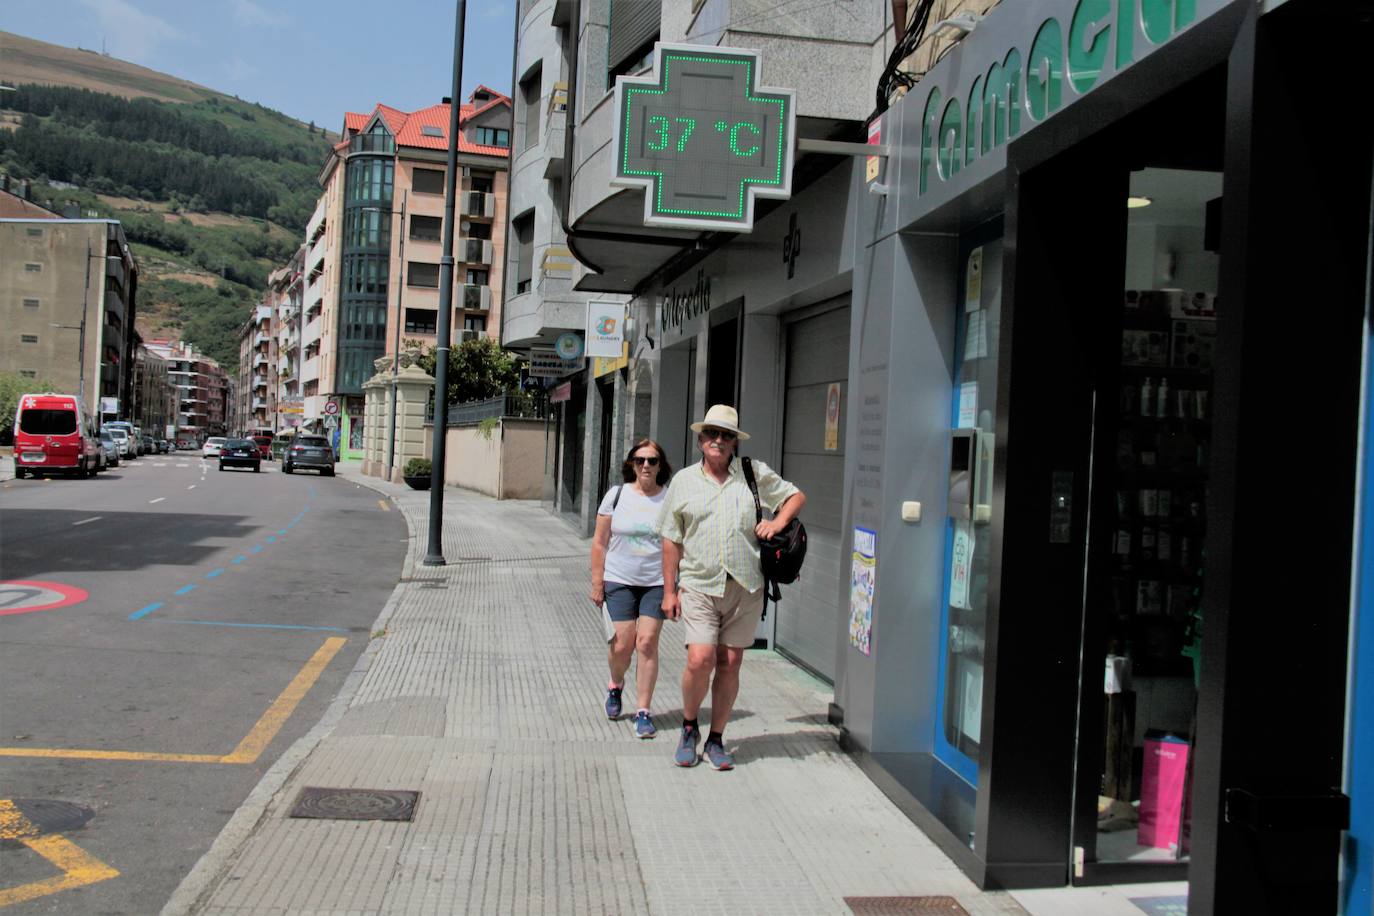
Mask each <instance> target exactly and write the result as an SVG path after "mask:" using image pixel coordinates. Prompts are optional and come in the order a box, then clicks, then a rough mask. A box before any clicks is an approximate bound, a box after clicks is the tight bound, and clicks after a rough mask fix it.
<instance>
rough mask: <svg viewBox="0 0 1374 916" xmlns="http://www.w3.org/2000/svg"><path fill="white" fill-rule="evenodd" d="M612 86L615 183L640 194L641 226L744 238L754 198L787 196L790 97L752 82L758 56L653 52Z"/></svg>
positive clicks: (666, 47) (685, 49) (722, 51)
mask: <svg viewBox="0 0 1374 916" xmlns="http://www.w3.org/2000/svg"><path fill="white" fill-rule="evenodd" d="M654 72H655V73H656V74H657V76H656V77H653V76H640V77H625V76H622V77H620V78H619V79H618V80H617V81H616V87H615V104H616V125H617V130H616V149H615V163H616V166H615V175H614V177H613V178H612V179H611V183H612V184H616V185H621V186H624V187H643V188H644V224H645V225H646V226H675V227H681V228H689V229H718V230H728V231H734V232H749V231H750V230H752V229H753V227H754V198H756V197H781V198H787V197H791V196H792V155H793V145H794V139H793V138H794V137H795V136H796V121H797V116H796V111H795V106H794V98H795V95H796V94H795V93H794V92H793V91H792V90H791V89H773V88H768V87H763V86H759V85H757V80H758V73H759V52H758V51H751V50H745V49H741V48H714V47H702V46H699V45H675V44H664V43H662V42H660V43H658V44H657V45H655V46H654Z"/></svg>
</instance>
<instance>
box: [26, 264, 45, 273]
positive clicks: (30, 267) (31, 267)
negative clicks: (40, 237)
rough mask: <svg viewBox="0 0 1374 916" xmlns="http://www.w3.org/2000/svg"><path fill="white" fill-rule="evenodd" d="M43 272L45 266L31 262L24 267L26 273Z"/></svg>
mask: <svg viewBox="0 0 1374 916" xmlns="http://www.w3.org/2000/svg"><path fill="white" fill-rule="evenodd" d="M42 272H43V265H42V264H36V263H34V262H33V261H29V262H28V263H26V264H25V265H24V273H29V274H37V273H42Z"/></svg>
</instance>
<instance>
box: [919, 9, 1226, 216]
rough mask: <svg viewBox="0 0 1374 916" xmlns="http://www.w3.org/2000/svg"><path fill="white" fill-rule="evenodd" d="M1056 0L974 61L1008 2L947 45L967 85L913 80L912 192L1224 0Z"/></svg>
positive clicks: (948, 175) (954, 171) (1047, 113)
mask: <svg viewBox="0 0 1374 916" xmlns="http://www.w3.org/2000/svg"><path fill="white" fill-rule="evenodd" d="M1058 5H1059V6H1062V7H1064V11H1063V13H1062V14H1061V15H1051V16H1049V17H1046V18H1045V19H1044V20H1043V21H1041V22H1040V23H1039V25H1038V27H1037V28H1035V30H1034V31H1033V32H1031V33H1030V34H1028V35H1027V36H1026V40H1025V41H1023V42H1022V43H1021V44H1019V45H1013V46H1012V47H1010V48H1007V47H1006V44H1005V43H1001V45H1000V46H1001V47H1002V48H1003V49H1004V50H1002V51H1001V52H1000V53H998V54H997V56H996V57H995V58H992V59H991V60H989V61H988V62H987V63H986V64H985V65H979V64H978V60H977V56H978V54H979V52H980V51H983V50H984V49H987V48H997V47H998V46H999V43H998V42H997V41H996V40H995V39H996V36H995V35H992V36H988V35H985V34H984V32H985V31H991V30H992V27H993V26H994V24H995V23H996V22H997V21H998V20H999V19H1000V17H1001V16H1003V15H1005V14H1007V13H1009V12H1010V10H1009V9H1007V8H1005V7H1004V8H1002V9H997V10H994V11H993V12H992V13H990V14H989V17H988V20H987V21H985V22H983V23H982V24H980V26H979V27H978V29H977V30H975V31H974V32H973V33H972V34H971V35H970V36H969V37H968V38H966V39H964V45H965V47H962V48H959V49H956V51H955V54H961V55H962V63H963V65H964V66H963V67H961V68H959V69H960V70H961V72H969V71H970V70H971V72H973V73H974V76H973V78H972V81H971V82H970V81H966V85H967V88H964V87H963V86H958V87H953V88H951V87H946V86H942V85H940V83H939V81H938V80H939V76H938V75H936V79H935V81H932V80H931V78H930V77H929V76H928V77H927V78H926V79H925V80H923V81H922V83H921V85H922V86H925V85H927V84H928V83H929V84H931V88H930V90H929V91H928V93H927V95H926V99H925V107H924V109H923V111H922V115H921V160H920V176H919V179H918V182H917V185H918V193H920V194H925V193H926V191H927V189H928V188H929V187H930V182H931V181H932V180H937V181H940V182H947V181H949V180H951V179H952V178H954V177H955V176H956V175H958V174H959V172H960V170H961V169H963V168H966V167H967V166H970V165H972V164H973V163H974V162H975V161H976V160H977V159H979V158H980V157H983V156H987V155H988V154H989V153H991V152H992V151H994V150H996V149H997V148H998V147H1001V146H1002V145H1003V144H1005V143H1006V142H1007V141H1008V140H1010V139H1012V138H1014V137H1016V136H1017V135H1018V134H1020V133H1021V132H1022V130H1029V129H1030V128H1031V127H1033V126H1034V125H1035V124H1037V123H1039V122H1041V121H1044V120H1046V119H1047V118H1049V117H1051V116H1052V115H1054V113H1055V112H1057V111H1059V110H1060V109H1061V108H1062V107H1064V106H1065V105H1067V104H1069V103H1070V102H1072V101H1073V100H1074V99H1075V98H1077V97H1081V96H1083V95H1086V94H1087V93H1088V92H1089V91H1091V90H1092V89H1093V87H1094V86H1096V85H1098V84H1099V83H1100V82H1102V81H1105V80H1106V79H1109V78H1110V77H1111V76H1113V75H1115V74H1116V73H1119V72H1120V71H1122V70H1124V69H1125V68H1126V67H1128V66H1130V65H1131V64H1132V63H1133V62H1135V61H1136V60H1138V59H1140V58H1141V57H1144V56H1145V55H1147V54H1148V53H1150V52H1151V51H1153V50H1154V49H1155V48H1157V47H1159V46H1160V45H1163V44H1165V43H1166V42H1168V41H1169V40H1170V39H1172V38H1173V37H1174V36H1175V35H1177V34H1178V33H1179V32H1181V31H1182V30H1183V29H1185V28H1187V27H1188V26H1189V25H1190V24H1192V23H1193V22H1195V21H1197V20H1198V19H1199V18H1204V17H1205V16H1208V15H1211V13H1213V12H1215V11H1216V10H1217V9H1218V8H1220V7H1221V6H1224V5H1225V0H1077V2H1073V3H1061V4H1058ZM1046 6H1050V4H1036V7H1037V8H1038V9H1041V10H1043V9H1045V7H1046ZM1199 7H1205V9H1202V10H1200V9H1199ZM1031 21H1032V22H1034V20H1033V19H1032V20H1031ZM989 38H991V39H992V40H988V39H989ZM1023 47H1024V50H1023ZM951 56H953V55H951ZM947 69H949V70H952V69H954V67H953V66H951V67H949V68H947ZM947 93H949V94H947Z"/></svg>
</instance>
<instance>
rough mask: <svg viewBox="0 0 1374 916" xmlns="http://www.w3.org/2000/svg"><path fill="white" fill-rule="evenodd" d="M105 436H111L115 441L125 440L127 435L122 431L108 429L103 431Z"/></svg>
mask: <svg viewBox="0 0 1374 916" xmlns="http://www.w3.org/2000/svg"><path fill="white" fill-rule="evenodd" d="M105 435H107V436H113V437H114V438H115V439H127V438H129V434H128V433H126V432H125V431H124V430H122V429H110V430H106V431H105Z"/></svg>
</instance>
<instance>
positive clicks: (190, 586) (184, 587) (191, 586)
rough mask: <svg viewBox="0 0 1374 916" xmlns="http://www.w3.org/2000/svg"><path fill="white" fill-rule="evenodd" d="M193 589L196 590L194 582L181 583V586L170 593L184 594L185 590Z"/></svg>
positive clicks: (191, 590) (190, 590)
mask: <svg viewBox="0 0 1374 916" xmlns="http://www.w3.org/2000/svg"><path fill="white" fill-rule="evenodd" d="M195 590H196V584H195V583H194V582H192V583H191V584H190V585H183V586H182V587H181V588H179V589H177V590H176V591H175V592H172V594H174V595H184V594H186V593H187V592H193V591H195Z"/></svg>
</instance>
